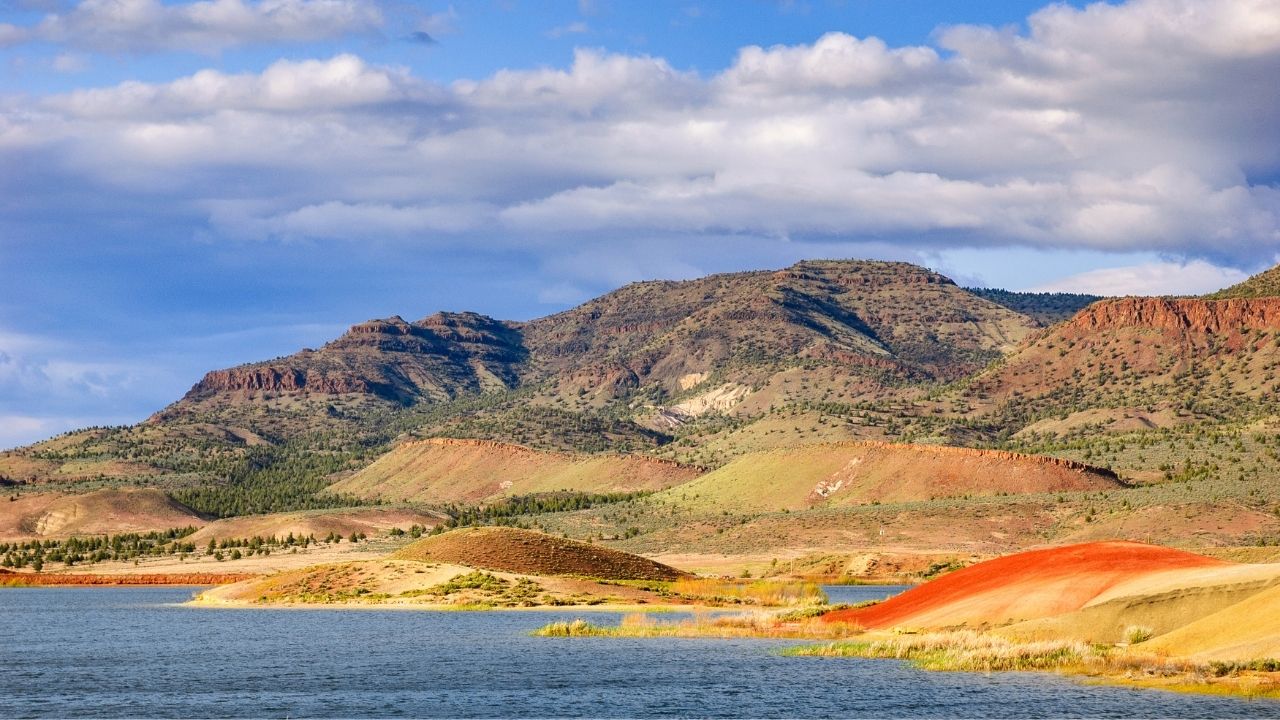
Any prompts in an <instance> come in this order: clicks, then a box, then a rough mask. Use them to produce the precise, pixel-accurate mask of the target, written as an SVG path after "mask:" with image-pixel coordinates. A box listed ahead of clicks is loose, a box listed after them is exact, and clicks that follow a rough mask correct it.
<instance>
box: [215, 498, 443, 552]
mask: <svg viewBox="0 0 1280 720" xmlns="http://www.w3.org/2000/svg"><path fill="white" fill-rule="evenodd" d="M443 519H444V516H443V515H439V514H436V513H429V512H422V511H418V510H408V509H402V508H381V507H372V508H341V509H336V510H311V511H305V512H288V513H272V514H270V515H246V516H244V517H234V518H226V519H224V520H218V521H215V522H212V523H209V524H208V525H206V526H204V527H203V528H201V529H200V530H198V531H197V532H196V533H195V534H194V535H192V536H191V537H190V541H191V542H195V543H197V544H202V543H206V542H208V541H209V539H210V538H216V539H219V540H223V539H230V538H252V537H280V538H283V537H288V536H289V535H290V534H292V535H294V536H295V537H306V536H308V535H314V536H316V537H317V538H323V537H325V536H326V535H328V534H329V533H331V532H332V533H337V534H339V535H344V536H346V535H350V534H352V533H365V534H366V535H374V534H378V533H382V532H385V531H387V530H390V529H391V528H393V527H398V528H401V529H402V530H407V529H409V528H410V527H412V526H414V525H421V526H422V527H424V528H431V527H435V526H436V525H437V524H439V522H440V521H441V520H443Z"/></svg>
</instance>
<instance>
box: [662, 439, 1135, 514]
mask: <svg viewBox="0 0 1280 720" xmlns="http://www.w3.org/2000/svg"><path fill="white" fill-rule="evenodd" d="M1119 487H1121V483H1120V482H1119V481H1118V480H1117V478H1116V477H1115V475H1114V474H1113V473H1111V472H1110V471H1107V470H1101V469H1098V468H1092V467H1089V466H1087V465H1083V464H1080V463H1075V462H1070V461H1064V460H1056V459H1052V458H1042V457H1032V456H1027V455H1018V454H1015V453H1007V452H1000V451H993V450H970V449H966V448H952V447H942V446H925V445H903V444H890V443H877V442H847V443H828V444H819V445H806V446H801V447H796V448H789V449H785V450H774V451H770V452H765V453H755V454H751V455H745V456H743V457H740V458H738V459H736V460H733V461H732V462H730V463H728V464H727V465H725V466H723V467H721V468H718V469H716V470H714V471H712V472H710V473H708V474H706V475H704V476H702V477H700V478H698V479H697V480H694V481H692V482H689V483H685V484H683V485H680V486H679V487H676V488H674V489H672V490H668V491H667V492H665V493H662V494H661V495H659V496H656V497H655V498H654V499H655V500H658V501H670V502H673V503H679V504H680V505H681V506H683V507H687V508H691V509H700V510H704V511H706V510H709V511H720V510H727V511H729V512H734V513H753V512H776V511H780V510H804V509H809V508H833V507H842V506H849V505H869V504H872V503H881V502H911V501H921V500H933V499H938V498H946V497H958V496H991V495H1004V494H1019V493H1056V492H1074V491H1084V490H1113V489H1117V488H1119Z"/></svg>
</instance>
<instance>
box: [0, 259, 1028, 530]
mask: <svg viewBox="0 0 1280 720" xmlns="http://www.w3.org/2000/svg"><path fill="white" fill-rule="evenodd" d="M1039 327H1040V323H1039V322H1037V321H1036V320H1035V319H1033V318H1031V317H1029V316H1027V315H1023V314H1020V313H1018V312H1016V311H1014V310H1011V309H1009V308H1008V307H1005V306H1004V305H1000V304H997V303H994V302H991V301H989V300H986V299H984V298H981V297H978V296H976V295H974V294H972V293H970V292H967V291H965V290H964V289H962V288H959V287H957V286H956V285H955V284H954V283H953V282H951V281H950V280H949V279H947V278H945V277H943V276H941V275H938V274H937V273H933V272H931V271H928V270H925V269H923V268H919V267H915V266H911V265H907V264H903V263H880V262H864V261H807V262H801V263H797V264H796V265H793V266H792V267H790V268H786V269H784V270H779V271H759V272H744V273H729V274H723V275H713V276H710V277H706V278H700V279H696V280H688V281H680V282H645V283H635V284H632V285H628V286H626V287H623V288H621V289H619V290H616V291H614V292H611V293H609V294H607V295H604V296H602V297H600V298H597V299H595V300H592V301H590V302H588V303H585V304H584V305H581V306H579V307H576V308H573V309H571V310H568V311H566V312H563V313H559V314H556V315H552V316H550V317H546V318H541V319H538V320H534V321H531V322H527V323H518V322H507V321H500V320H495V319H493V318H489V317H485V316H483V315H479V314H476V313H437V314H435V315H431V316H428V317H426V318H423V319H422V320H418V321H416V322H407V321H405V320H403V319H402V318H400V317H398V316H394V317H390V318H386V319H380V320H371V321H368V322H364V323H360V324H357V325H355V326H353V327H352V328H351V329H350V330H349V331H347V332H346V333H345V334H343V335H342V336H341V337H339V338H337V339H335V340H334V341H332V342H330V343H327V344H326V345H324V346H323V347H321V348H319V349H316V350H310V349H307V350H302V351H300V352H298V353H295V354H293V355H290V356H287V357H283V358H277V359H275V360H270V361H264V362H257V363H250V364H247V365H242V366H238V367H234V368H227V369H223V370H215V371H212V372H210V373H208V374H207V375H206V376H205V377H204V378H202V379H201V380H200V381H199V382H198V383H196V384H195V385H194V386H193V387H192V388H191V390H190V391H189V392H188V393H187V394H186V395H185V396H184V397H183V398H181V399H180V400H178V401H177V402H175V403H174V404H172V405H170V406H169V407H167V408H165V409H163V410H161V411H159V412H157V413H156V414H155V415H154V416H152V417H151V418H149V419H148V420H147V421H146V422H144V423H141V424H139V425H137V426H132V427H124V428H98V429H95V430H91V431H84V432H80V433H72V434H70V435H67V436H64V437H61V438H58V439H55V440H52V441H48V442H45V443H38V444H36V445H35V446H32V447H30V448H23V449H20V450H18V451H14V452H10V453H7V454H5V455H3V456H0V475H4V476H7V477H11V478H14V479H16V480H19V481H23V482H35V483H51V482H56V483H60V484H67V483H71V484H75V483H79V482H86V481H96V480H100V479H103V478H125V479H128V478H134V479H137V478H143V477H146V478H150V480H151V481H160V482H163V483H165V484H168V485H171V486H174V487H178V488H199V489H198V490H196V489H192V490H189V491H182V492H180V493H179V495H180V496H181V497H183V499H184V500H186V501H190V502H194V503H196V504H197V505H198V506H199V507H200V508H201V509H202V510H204V511H207V512H210V513H211V514H215V515H223V514H227V513H238V512H243V511H246V510H249V509H252V510H255V511H267V510H286V509H303V508H299V507H296V504H297V503H298V502H299V498H300V497H301V496H298V495H297V492H302V491H299V490H297V488H298V487H303V486H305V488H306V490H305V492H310V493H315V492H319V491H320V490H321V488H323V487H324V486H326V485H327V484H328V483H327V482H323V480H324V478H325V477H326V476H327V475H328V474H332V473H334V472H340V471H343V470H346V469H354V468H357V467H360V466H362V465H363V464H366V463H367V462H368V461H369V460H370V459H372V458H373V457H375V456H376V455H377V454H379V453H380V452H382V451H383V450H384V449H386V448H387V447H388V446H389V444H390V443H392V442H394V441H396V440H397V439H413V438H414V437H432V436H444V437H457V438H475V439H483V440H495V441H505V442H514V443H518V444H522V445H527V446H531V447H534V448H539V449H544V450H554V451H587V452H599V451H614V452H619V451H621V452H634V451H647V452H653V451H655V450H657V449H658V448H660V447H663V446H666V450H664V452H665V453H666V454H667V456H668V457H671V458H672V459H679V460H683V461H686V462H690V463H693V464H699V463H701V462H711V463H716V462H723V460H724V459H726V458H727V457H728V456H729V455H732V454H736V453H737V450H736V449H730V450H728V451H726V450H724V449H723V448H719V447H718V448H715V449H710V450H706V451H705V452H704V451H703V449H702V448H703V445H704V444H706V443H704V440H705V441H706V442H717V441H719V440H722V439H723V438H722V436H721V433H722V431H735V432H738V431H741V430H742V428H743V427H744V426H753V427H755V426H757V425H759V423H760V421H762V420H764V421H766V422H765V424H764V425H759V427H756V430H752V431H749V432H748V433H747V434H748V435H753V436H755V435H758V436H760V437H763V436H765V435H768V434H769V433H771V432H773V431H775V430H776V429H778V427H779V425H783V426H789V427H793V428H799V427H802V426H805V427H807V426H808V425H809V424H811V422H812V412H811V410H809V409H806V408H807V407H808V406H811V405H815V404H820V403H832V402H835V403H844V404H849V405H855V404H877V403H886V402H887V403H890V404H892V403H896V402H898V401H899V400H900V399H901V398H902V397H903V395H904V393H912V392H915V391H916V390H917V389H919V388H923V387H926V386H930V385H932V384H936V383H939V382H948V381H952V380H955V379H958V378H963V377H965V376H967V375H969V374H971V373H973V372H975V371H977V370H979V369H981V368H983V367H984V366H986V365H988V364H989V363H991V362H992V361H994V360H996V359H998V358H1000V357H1002V356H1003V355H1004V354H1005V353H1007V352H1009V351H1011V350H1012V349H1014V348H1015V347H1017V346H1018V344H1019V343H1020V342H1022V341H1023V340H1024V339H1025V338H1027V337H1028V336H1029V335H1030V334H1032V333H1034V332H1036V331H1037V329H1038V328H1039ZM788 413H793V414H794V417H793V418H792V419H791V420H787V419H785V418H787V417H791V416H789V415H788ZM766 426H767V428H766ZM842 427H843V426H842ZM846 429H847V430H848V431H849V432H843V431H842V433H840V434H839V435H838V436H837V438H835V439H841V438H846V437H849V436H854V437H856V436H861V435H864V434H868V433H866V432H863V431H862V429H859V428H856V427H852V426H850V427H848V428H846ZM757 430H758V431H759V432H756V431H757ZM869 434H870V435H871V436H874V437H879V436H881V435H882V433H880V432H879V431H875V430H872V431H869ZM757 439H759V438H757ZM738 441H743V447H744V449H746V448H747V446H749V445H750V444H751V443H748V442H745V440H744V439H743V437H742V436H741V433H740V432H739V437H738V438H737V440H735V441H734V442H738ZM721 445H723V443H721ZM268 477H270V478H271V480H270V481H269V483H268V484H270V485H271V487H270V488H256V489H252V490H250V489H249V486H250V485H252V484H253V483H255V482H268V481H267V480H265V479H264V478H268ZM210 485H214V486H230V485H236V486H239V487H241V488H242V489H241V490H237V491H236V494H237V499H236V500H235V501H234V502H231V501H230V500H227V501H226V502H223V501H217V502H215V501H214V500H213V499H211V498H210V497H208V496H209V494H210V492H213V491H211V490H209V486H210ZM286 485H287V487H286ZM218 492H221V491H218ZM228 492H230V491H228ZM184 493H185V494H184ZM215 494H216V493H215ZM223 494H225V493H223ZM282 494H284V495H291V496H293V497H294V499H293V500H291V501H290V502H288V503H284V504H283V505H282V504H281V503H282V502H283V501H282V500H281V499H280V497H276V496H282ZM304 494H305V493H304ZM272 498H275V499H272Z"/></svg>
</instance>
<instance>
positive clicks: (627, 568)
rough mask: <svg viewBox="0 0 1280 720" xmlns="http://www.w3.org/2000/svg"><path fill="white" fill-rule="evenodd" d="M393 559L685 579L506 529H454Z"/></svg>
mask: <svg viewBox="0 0 1280 720" xmlns="http://www.w3.org/2000/svg"><path fill="white" fill-rule="evenodd" d="M392 557H393V558H394V559H398V560H417V561H422V562H439V563H452V564H455V565H466V566H468V567H476V568H484V569H486V570H500V571H504V572H512V573H521V574H526V575H574V576H581V577H590V578H597V579H601V580H677V579H679V578H682V577H686V576H688V573H684V572H682V571H680V570H676V569H675V568H673V567H670V566H669V565H663V564H662V563H658V562H654V561H652V560H649V559H648V558H644V557H640V556H639V555H632V554H631V553H625V552H621V551H618V550H611V549H609V548H606V547H601V546H599V545H592V544H589V543H583V542H578V541H576V540H567V539H564V538H558V537H555V536H553V535H547V534H545V533H540V532H535V531H533V530H519V529H516V528H509V527H480V528H464V529H460V530H452V531H449V532H446V533H443V534H441V535H436V536H433V537H428V538H423V539H422V540H419V541H417V542H415V543H413V544H411V545H408V546H406V547H404V548H402V549H401V550H399V551H398V552H396V553H395V555H393V556H392Z"/></svg>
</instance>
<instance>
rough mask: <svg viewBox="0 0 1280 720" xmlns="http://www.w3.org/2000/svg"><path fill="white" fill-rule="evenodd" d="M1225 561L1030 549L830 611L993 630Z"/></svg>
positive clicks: (1104, 549)
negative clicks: (1145, 580)
mask: <svg viewBox="0 0 1280 720" xmlns="http://www.w3.org/2000/svg"><path fill="white" fill-rule="evenodd" d="M1228 565H1229V563H1226V562H1224V561H1222V560H1216V559H1213V558H1208V557H1204V556H1201V555H1194V554H1192V553H1188V552H1183V551H1181V550H1173V549H1170V548H1163V547H1157V546H1154V545H1144V544H1141V543H1133V542H1100V543H1086V544H1082V545H1069V546H1067V547H1059V548H1049V549H1046V550H1033V551H1030V552H1024V553H1018V554H1015V555H1009V556H1006V557H1002V558H997V559H995V560H988V561H987V562H984V563H979V564H977V565H973V566H971V567H967V568H964V569H962V570H957V571H955V572H953V573H950V574H947V575H943V576H942V577H940V578H938V579H937V580H934V581H932V582H929V583H926V584H924V585H921V586H919V587H916V588H913V589H911V590H909V591H907V592H905V593H903V594H901V595H899V596H897V597H894V598H892V599H891V600H888V601H886V602H883V603H880V604H879V605H874V606H871V607H867V608H859V609H851V610H844V611H839V612H835V613H831V614H829V615H827V616H826V619H828V620H831V621H837V620H839V621H846V622H855V623H858V624H861V625H863V626H865V627H868V628H888V627H950V626H956V625H995V624H1002V623H1007V622H1014V621H1020V620H1031V619H1036V618H1043V617H1050V616H1053V615H1060V614H1063V613H1068V612H1072V611H1076V610H1080V609H1081V608H1083V607H1085V606H1086V605H1087V604H1089V603H1090V602H1091V601H1093V600H1095V599H1097V598H1098V597H1100V596H1102V595H1103V594H1104V593H1106V592H1107V591H1109V590H1111V589H1113V588H1115V587H1117V586H1119V585H1121V584H1123V583H1126V582H1132V581H1134V580H1136V579H1138V578H1141V577H1143V576H1149V575H1151V574H1153V573H1160V572H1162V571H1170V570H1188V569H1197V570H1213V569H1216V568H1222V567H1226V566H1228Z"/></svg>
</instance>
